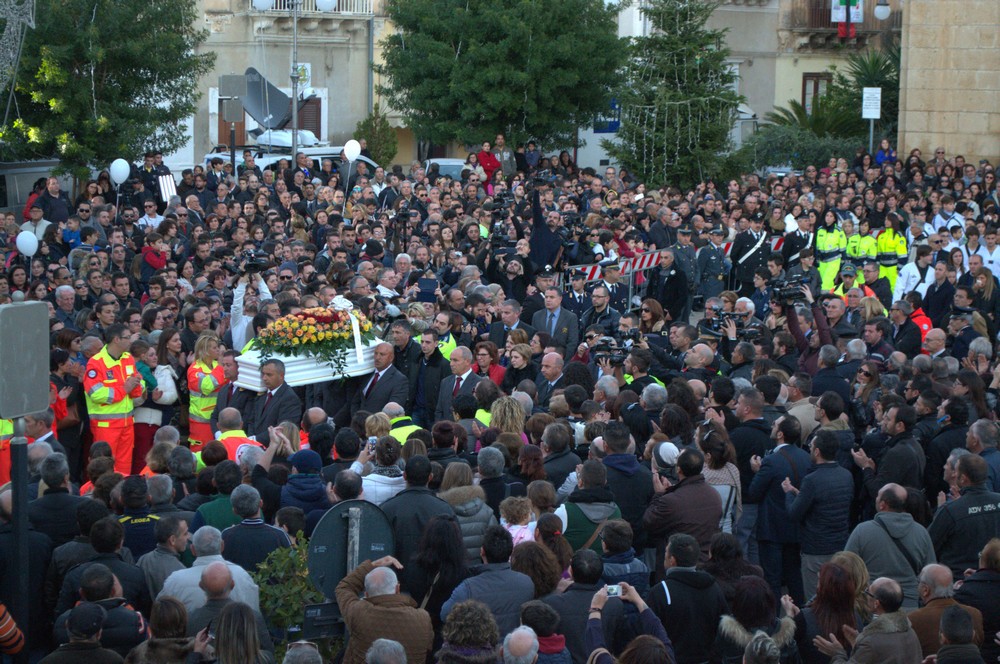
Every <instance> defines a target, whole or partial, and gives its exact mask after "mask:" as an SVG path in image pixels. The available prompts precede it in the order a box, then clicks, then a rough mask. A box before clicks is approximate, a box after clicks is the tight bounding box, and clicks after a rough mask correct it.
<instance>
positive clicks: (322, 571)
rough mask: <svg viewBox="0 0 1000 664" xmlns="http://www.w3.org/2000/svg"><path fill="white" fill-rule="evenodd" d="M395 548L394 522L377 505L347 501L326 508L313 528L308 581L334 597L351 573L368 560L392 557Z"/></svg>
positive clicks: (330, 596) (363, 501) (325, 594)
mask: <svg viewBox="0 0 1000 664" xmlns="http://www.w3.org/2000/svg"><path fill="white" fill-rule="evenodd" d="M362 524H363V527H362ZM395 549H396V545H395V540H394V538H393V534H392V524H390V523H389V517H387V516H386V515H385V513H384V512H383V511H382V510H380V509H379V508H378V506H377V505H375V504H374V503H370V502H368V501H367V500H345V501H343V502H340V503H337V504H336V505H334V506H333V507H331V508H330V509H329V510H327V512H326V514H324V515H323V517H322V518H321V519H320V520H319V523H317V524H316V529H315V530H313V534H312V538H311V539H310V540H309V561H308V565H309V580H310V581H312V582H313V585H314V586H316V588H317V589H319V591H320V592H322V593H323V595H324V596H325V597H328V598H332V597H333V596H334V595H333V591H334V589H335V588H336V587H337V584H338V583H340V581H341V579H343V578H344V577H345V576H347V574H348V572H350V571H352V570H353V569H354V568H355V567H357V566H358V565H360V564H361V563H362V562H364V561H366V560H377V559H379V558H382V557H383V556H391V555H393V553H394V552H395Z"/></svg>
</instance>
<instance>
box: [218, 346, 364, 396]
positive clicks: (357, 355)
mask: <svg viewBox="0 0 1000 664" xmlns="http://www.w3.org/2000/svg"><path fill="white" fill-rule="evenodd" d="M379 343H381V342H380V341H379V340H376V341H372V342H371V343H370V344H365V343H364V342H362V345H361V346H359V347H358V348H355V349H352V350H349V351H345V359H346V365H345V368H344V372H343V373H337V374H334V372H333V368H332V367H330V365H329V364H327V363H326V362H324V361H322V360H319V359H316V358H314V357H308V356H305V357H283V356H281V355H272V357H273V358H274V359H276V360H281V361H282V362H283V363H284V364H285V382H286V383H288V384H289V385H291V386H292V387H297V386H299V385H312V384H313V383H324V382H326V381H328V380H334V379H336V378H346V377H350V376H363V375H365V374H369V373H371V372H373V371H375V346H376V345H377V344H379ZM261 361H262V359H261V357H260V351H257V350H250V351H247V352H246V353H243V354H242V355H240V356H239V357H237V358H236V365H237V366H238V367H239V370H240V371H239V377H238V378H237V379H236V384H237V385H238V386H239V387H242V388H246V389H248V390H253V391H255V392H263V391H264V390H265V389H266V388H265V387H264V383H263V382H261V379H260V363H261Z"/></svg>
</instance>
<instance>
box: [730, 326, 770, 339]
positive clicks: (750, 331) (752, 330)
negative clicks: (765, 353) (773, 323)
mask: <svg viewBox="0 0 1000 664" xmlns="http://www.w3.org/2000/svg"><path fill="white" fill-rule="evenodd" d="M763 333H764V331H763V330H762V329H761V328H760V326H759V325H748V326H747V327H744V328H743V329H741V330H736V338H737V339H739V340H740V341H750V342H752V341H754V340H756V339H758V338H759V337H760V335H761V334H763Z"/></svg>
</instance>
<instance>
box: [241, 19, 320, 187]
mask: <svg viewBox="0 0 1000 664" xmlns="http://www.w3.org/2000/svg"><path fill="white" fill-rule="evenodd" d="M278 1H279V0H253V7H254V9H256V10H257V11H262V12H264V11H270V10H272V9H274V8H275V5H276V3H277V2H278ZM287 2H288V6H289V9H290V11H291V15H292V73H291V79H292V168H293V169H294V168H296V167H297V164H296V163H295V154H296V153H297V152H298V149H299V80H300V79H301V75H300V73H299V11H300V10H301V8H302V0H287ZM336 6H337V0H316V9H318V10H319V11H321V12H328V11H331V10H332V9H333V8H334V7H336Z"/></svg>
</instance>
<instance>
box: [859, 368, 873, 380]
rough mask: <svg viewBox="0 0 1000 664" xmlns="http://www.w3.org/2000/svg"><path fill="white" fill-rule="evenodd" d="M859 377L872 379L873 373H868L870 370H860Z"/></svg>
mask: <svg viewBox="0 0 1000 664" xmlns="http://www.w3.org/2000/svg"><path fill="white" fill-rule="evenodd" d="M858 375H859V376H864V377H865V378H871V377H872V374H871V372H870V371H868V370H866V369H858Z"/></svg>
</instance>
